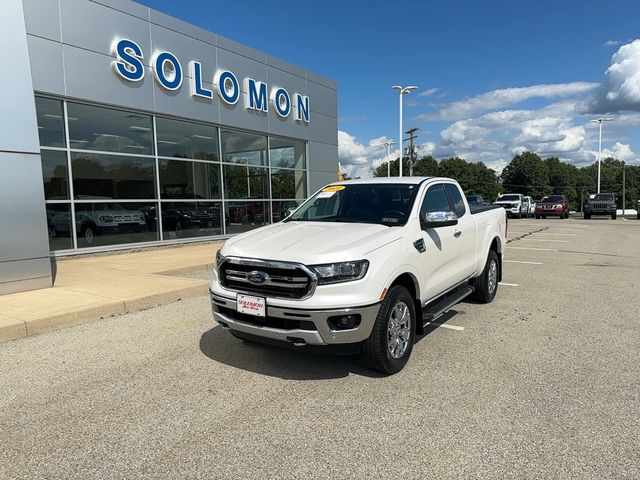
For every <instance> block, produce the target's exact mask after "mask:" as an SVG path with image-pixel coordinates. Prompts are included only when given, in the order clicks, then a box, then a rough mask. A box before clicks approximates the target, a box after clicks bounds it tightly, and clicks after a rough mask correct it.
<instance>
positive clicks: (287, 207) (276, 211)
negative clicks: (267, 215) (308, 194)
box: [271, 200, 302, 223]
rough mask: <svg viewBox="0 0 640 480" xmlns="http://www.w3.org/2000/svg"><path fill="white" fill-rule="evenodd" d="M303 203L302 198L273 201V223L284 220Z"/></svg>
mask: <svg viewBox="0 0 640 480" xmlns="http://www.w3.org/2000/svg"><path fill="white" fill-rule="evenodd" d="M301 204H302V200H280V201H274V202H271V212H272V213H271V218H273V223H276V222H279V221H281V220H284V219H285V218H286V217H287V216H289V214H290V213H292V211H293V210H295V209H296V208H298V207H299V206H300V205H301Z"/></svg>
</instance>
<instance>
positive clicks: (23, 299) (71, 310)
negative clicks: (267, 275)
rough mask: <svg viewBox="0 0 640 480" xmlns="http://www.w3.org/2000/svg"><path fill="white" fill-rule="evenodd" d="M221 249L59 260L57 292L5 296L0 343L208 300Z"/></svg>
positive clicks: (165, 250) (1, 299)
mask: <svg viewBox="0 0 640 480" xmlns="http://www.w3.org/2000/svg"><path fill="white" fill-rule="evenodd" d="M220 245H221V244H220V243H207V244H197V245H187V246H178V247H175V248H158V249H153V250H143V251H140V252H134V253H122V254H117V253H114V254H109V255H99V256H87V257H81V258H64V259H58V260H57V262H56V264H55V269H54V270H55V281H54V287H53V288H47V289H43V290H35V291H31V292H21V293H14V294H10V295H3V296H0V342H2V341H7V340H13V339H15V338H20V337H26V336H31V335H35V334H37V333H42V332H47V331H49V330H55V329H57V328H62V327H66V326H69V325H75V324H78V323H82V322H87V321H91V320H97V319H99V318H102V317H108V316H110V315H117V314H123V313H127V312H133V311H136V310H143V309H145V308H149V307H152V306H154V305H162V304H166V303H171V302H175V301H177V300H180V299H183V298H189V297H194V296H198V295H204V294H206V292H207V285H208V282H207V280H199V279H191V278H183V277H180V276H179V275H182V274H185V273H191V272H196V271H201V270H210V269H212V268H213V265H214V260H215V254H216V251H217V250H218V248H219V247H220Z"/></svg>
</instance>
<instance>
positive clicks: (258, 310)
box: [236, 293, 267, 317]
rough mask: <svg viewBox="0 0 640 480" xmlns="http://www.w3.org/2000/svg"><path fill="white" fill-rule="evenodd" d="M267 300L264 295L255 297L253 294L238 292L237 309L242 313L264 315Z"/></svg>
mask: <svg viewBox="0 0 640 480" xmlns="http://www.w3.org/2000/svg"><path fill="white" fill-rule="evenodd" d="M266 304H267V301H266V300H265V299H264V297H254V296H252V295H242V294H240V293H239V294H238V296H237V297H236V310H237V311H238V312H240V313H246V314H248V315H254V316H256V317H264V316H265V312H266Z"/></svg>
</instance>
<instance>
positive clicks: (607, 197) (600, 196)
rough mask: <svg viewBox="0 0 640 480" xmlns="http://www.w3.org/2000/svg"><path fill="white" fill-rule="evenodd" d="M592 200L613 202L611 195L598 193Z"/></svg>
mask: <svg viewBox="0 0 640 480" xmlns="http://www.w3.org/2000/svg"><path fill="white" fill-rule="evenodd" d="M593 199H594V200H613V194H612V193H598V194H597V195H596V196H595V197H593Z"/></svg>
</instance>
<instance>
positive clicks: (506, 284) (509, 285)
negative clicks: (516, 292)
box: [498, 282, 520, 287]
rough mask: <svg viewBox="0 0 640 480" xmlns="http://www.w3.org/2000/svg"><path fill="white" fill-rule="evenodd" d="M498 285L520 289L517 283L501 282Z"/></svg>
mask: <svg viewBox="0 0 640 480" xmlns="http://www.w3.org/2000/svg"><path fill="white" fill-rule="evenodd" d="M498 285H502V286H504V287H519V286H520V285H518V284H517V283H507V282H499V283H498Z"/></svg>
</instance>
